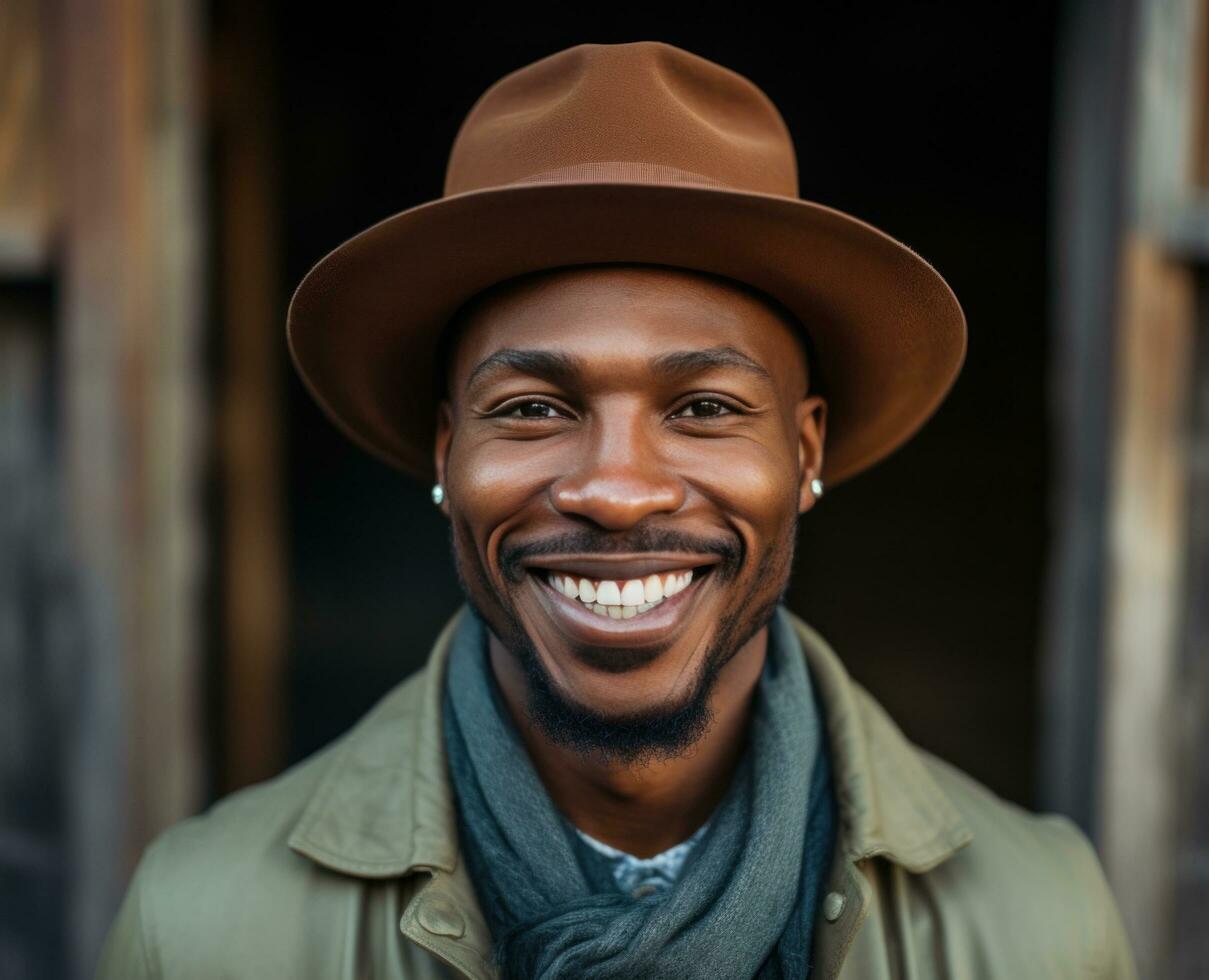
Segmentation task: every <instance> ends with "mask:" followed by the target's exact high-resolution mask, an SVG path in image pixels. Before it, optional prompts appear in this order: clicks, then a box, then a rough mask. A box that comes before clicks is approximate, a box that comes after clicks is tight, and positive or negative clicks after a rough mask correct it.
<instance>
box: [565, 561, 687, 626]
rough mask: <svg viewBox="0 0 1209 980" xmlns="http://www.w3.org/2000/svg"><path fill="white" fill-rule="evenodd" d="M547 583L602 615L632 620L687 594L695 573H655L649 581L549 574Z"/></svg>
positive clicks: (644, 579) (645, 579) (684, 570)
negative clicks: (679, 594) (684, 592)
mask: <svg viewBox="0 0 1209 980" xmlns="http://www.w3.org/2000/svg"><path fill="white" fill-rule="evenodd" d="M546 581H547V582H548V583H549V584H550V585H551V586H552V587H553V588H554V589H555V590H556V591H558V592H561V593H562V594H563V595H565V596H566V597H567V598H568V599H578V600H579V601H580V602H581V603H583V604H584V606H585V607H587V608H588V609H591V610H592V612H594V613H596V614H597V615H598V616H608V617H610V618H611V619H632V618H633V617H635V616H640V615H642V614H643V613H646V612H649V611H650V610H652V609H654V608H655V607H656V606H658V605H659V604H660V603H661V602H664V601H665V600H667V599H670V598H671V597H672V596H674V595H676V594H677V593H680V592H683V591H684V590H685V589H686V588H688V586H689V585H690V583H691V582H692V581H693V570H692V569H691V568H686V569H683V570H682V571H680V572H667V573H662V574H651V575H648V576H646V578H632V579H626V580H624V581H618V580H617V579H593V578H589V577H587V576H579V575H575V574H567V573H564V572H547V573H546Z"/></svg>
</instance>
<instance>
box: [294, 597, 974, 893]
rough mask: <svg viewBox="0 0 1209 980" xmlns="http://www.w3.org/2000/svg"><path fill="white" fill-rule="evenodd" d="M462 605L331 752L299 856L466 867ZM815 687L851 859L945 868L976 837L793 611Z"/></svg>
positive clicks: (347, 868)
mask: <svg viewBox="0 0 1209 980" xmlns="http://www.w3.org/2000/svg"><path fill="white" fill-rule="evenodd" d="M468 608H469V607H468V606H467V605H465V604H463V605H462V606H461V607H460V608H459V609H458V611H457V612H456V613H455V614H454V615H453V617H451V618H450V620H449V621H448V622H447V623H446V624H445V626H444V627H443V628H442V630H441V632H440V634H439V635H438V636H437V639H436V642H435V643H434V644H433V647H432V651H431V654H430V657H429V660H428V663H427V665H426V667H425V669H423V670H421V671H420V672H419V673H418V674H416V675H415V676H413V677H412V678H409V679H408V680H406V681H404V682H403V683H401V684H400V685H398V686H397V687H395V688H394V689H393V690H392V691H391V692H390V693H388V694H387V695H386V696H385V697H384V698H383V699H382V700H381V701H380V702H379V703H378V704H377V705H376V706H375V707H374V708H373V709H372V710H371V711H370V712H369V713H368V714H367V715H366V716H365V717H364V718H362V719H361V720H360V721H359V722H358V723H357V724H356V725H355V726H354V727H353V728H352V729H351V730H350V731H349V732H348V733H347V734H346V735H344V736H343V737H342V738H340V739H339V740H338V741H337V742H336V743H335V744H334V745H332V746H331V747H330V748H329V749H328V750H326V751H327V752H328V753H330V758H329V760H328V763H327V768H326V771H325V772H324V774H323V776H322V777H321V779H320V781H319V784H318V786H317V788H316V789H315V791H314V793H313V794H312V796H311V798H310V799H309V801H308V803H307V805H306V807H305V808H304V810H303V813H302V815H301V817H300V818H299V820H298V821H297V823H296V824H295V826H294V829H293V831H292V833H291V835H290V837H289V846H290V847H291V848H292V849H293V850H295V851H296V852H298V853H299V854H303V855H306V856H307V857H308V858H310V859H311V860H313V861H316V862H317V863H319V864H321V865H323V866H324V867H327V868H331V869H333V870H336V871H340V872H343V873H345V874H349V875H356V876H359V877H364V878H392V877H397V876H399V875H404V874H408V873H410V872H413V871H420V870H427V871H430V872H437V871H443V872H453V871H454V870H455V868H457V867H458V849H457V819H456V810H455V803H454V797H453V787H452V785H451V783H450V781H449V777H448V775H447V770H446V762H445V746H444V739H443V736H442V726H441V703H442V684H443V682H444V677H445V667H446V663H447V660H448V654H449V649H450V645H451V640H452V637H453V631H454V629H455V627H456V625H457V622H458V619H459V617H460V616H462V615H463V614H465V613H466V611H467V610H468ZM785 611H786V612H787V613H788V614H789V617H790V621H791V622H792V624H793V626H794V629H795V632H796V633H797V635H798V638H799V640H800V641H801V644H802V650H803V653H804V654H805V656H806V660H807V663H808V664H809V667H810V670H811V679H812V681H813V682H814V683H816V684H818V688H819V697H820V700H821V702H822V705H823V710H824V712H825V714H826V721H827V734H828V740H829V749H830V752H831V758H832V766H833V771H834V775H835V781H836V796H837V800H838V806H839V815H840V828H839V830H840V832H839V840H840V845H841V847H842V848H843V849H844V851H845V853H846V854H847V856H848V857H849V858H850V859H851V860H861V859H863V858H867V857H872V856H875V855H881V856H884V857H885V858H887V859H888V860H891V861H894V862H896V863H898V864H900V865H902V866H903V867H905V868H906V869H907V870H909V871H913V872H921V871H927V870H929V869H930V868H933V867H935V866H936V865H938V864H940V863H941V862H942V861H944V860H945V859H946V858H948V857H949V856H950V855H952V854H953V853H954V852H956V851H957V850H958V849H959V848H961V847H964V846H965V845H966V844H967V843H969V841H970V840H972V839H973V835H972V834H971V833H970V830H969V828H968V827H967V826H966V824H965V822H964V821H963V820H962V818H961V815H960V814H959V813H958V811H957V809H956V807H955V806H954V805H953V803H952V802H951V801H950V800H949V799H948V797H947V796H946V795H945V794H944V792H943V790H941V788H940V787H939V786H938V785H937V783H936V781H935V779H933V777H932V776H931V774H930V773H929V772H928V770H927V768H926V766H925V764H924V762H923V759H922V757H921V750H920V749H918V748H916V747H915V746H913V745H912V744H911V743H910V742H908V741H907V739H906V737H905V736H904V735H903V733H902V732H901V731H900V730H899V728H898V727H897V726H896V725H895V724H894V722H893V721H891V719H890V718H889V716H888V715H887V714H886V713H885V711H884V710H883V709H882V708H881V706H880V705H878V704H877V702H876V701H874V700H873V698H872V697H871V696H870V695H869V694H868V693H867V692H866V691H865V690H864V688H862V687H861V686H860V685H859V684H857V683H856V682H855V681H854V680H852V678H851V677H850V676H849V675H848V672H847V671H846V670H845V669H844V666H843V664H842V663H841V662H840V659H839V657H838V656H837V655H836V654H835V652H834V651H833V650H832V649H831V647H830V645H829V644H828V643H827V642H826V641H825V640H824V639H823V637H822V636H821V635H820V634H819V633H818V632H817V631H816V630H814V628H813V627H811V626H809V625H808V624H807V623H805V622H804V621H803V620H801V619H800V618H798V617H797V616H796V615H795V614H794V613H792V612H789V610H785Z"/></svg>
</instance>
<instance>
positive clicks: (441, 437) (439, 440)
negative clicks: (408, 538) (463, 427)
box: [433, 398, 453, 517]
mask: <svg viewBox="0 0 1209 980" xmlns="http://www.w3.org/2000/svg"><path fill="white" fill-rule="evenodd" d="M452 442H453V406H452V405H451V404H450V403H449V399H448V398H442V399H441V402H440V404H439V405H438V406H437V431H436V438H435V440H434V442H433V469H435V470H436V474H437V483H440V484H441V485H442V486H444V487H445V499H444V500H443V501H442V502H441V503H440V504H439V505H438V507H439V509H440V511H441V513H442V514H444V515H445V516H446V517H448V516H449V484H448V483H446V482H445V477H446V473H447V472H448V466H447V464H448V462H449V447H450V444H451V443H452Z"/></svg>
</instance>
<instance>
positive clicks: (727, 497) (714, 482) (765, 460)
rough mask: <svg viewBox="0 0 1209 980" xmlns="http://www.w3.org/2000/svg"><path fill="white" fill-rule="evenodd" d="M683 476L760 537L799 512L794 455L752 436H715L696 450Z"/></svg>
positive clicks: (790, 519) (791, 518)
mask: <svg viewBox="0 0 1209 980" xmlns="http://www.w3.org/2000/svg"><path fill="white" fill-rule="evenodd" d="M684 472H685V474H686V476H687V477H689V478H690V479H691V480H692V482H693V483H694V484H695V485H696V486H697V487H698V489H699V490H700V491H701V492H702V493H704V494H705V495H706V496H708V497H709V499H710V500H712V501H714V502H715V504H716V505H717V506H718V507H719V509H721V510H722V511H724V512H726V513H729V514H732V515H734V516H735V517H736V518H738V519H740V520H742V521H743V522H745V523H748V524H750V525H751V526H752V528H753V529H755V530H756V532H757V534H758V535H759V536H761V537H762V536H764V535H765V534H767V533H770V532H772V531H773V530H774V529H775V528H777V527H779V526H780V525H782V524H784V523H785V522H786V521H787V520H788V521H792V520H793V518H794V516H795V515H796V514H797V505H798V492H797V483H796V477H797V458H796V457H793V458H790V457H789V456H787V455H786V454H785V453H784V452H778V451H776V450H775V449H774V448H773V447H770V446H769V445H767V444H764V443H760V442H755V441H751V440H741V439H734V440H731V439H727V440H717V442H716V444H715V445H714V446H712V447H705V448H704V449H703V450H702V451H699V452H698V453H697V454H696V455H695V458H694V460H693V462H692V464H691V466H689V467H687V468H686V469H685V471H684Z"/></svg>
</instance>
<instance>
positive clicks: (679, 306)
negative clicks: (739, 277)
mask: <svg viewBox="0 0 1209 980" xmlns="http://www.w3.org/2000/svg"><path fill="white" fill-rule="evenodd" d="M785 316H786V315H785V314H783V313H782V312H781V311H780V310H779V309H777V308H776V306H775V304H772V303H770V302H769V301H767V300H766V299H765V298H763V297H762V295H761V294H759V293H757V292H755V291H754V290H750V289H747V288H746V287H744V286H742V285H741V284H739V283H736V282H733V281H731V280H727V279H723V278H721V277H715V276H710V275H707V274H704V273H698V272H693V271H691V270H686V269H676V268H670V267H662V266H639V265H607V266H577V267H573V268H565V269H556V270H551V271H544V272H541V273H536V274H533V275H530V276H525V277H523V278H520V279H517V280H511V281H509V282H507V283H504V284H502V285H501V286H498V287H495V288H493V289H491V290H489V291H487V292H486V293H484V294H481V295H480V296H479V297H477V298H476V299H475V300H474V301H473V302H472V303H471V304H470V305H468V306H467V307H466V309H465V310H463V311H462V312H461V314H460V315H459V316H458V318H457V322H456V323H455V324H454V325H452V326H453V328H454V329H455V330H456V335H455V336H454V337H453V338H452V348H451V352H450V357H449V364H448V369H449V380H450V382H451V383H452V384H453V386H454V390H455V391H460V390H462V389H463V388H464V387H465V385H466V382H467V380H468V379H469V377H470V375H471V374H472V372H474V370H475V368H476V366H478V365H480V364H481V363H482V362H483V361H484V360H485V359H486V358H489V357H491V355H492V354H495V353H496V352H498V351H501V350H504V349H513V350H546V351H557V352H560V353H563V354H567V355H570V356H571V357H574V358H575V359H576V360H577V361H579V362H580V363H582V364H583V366H584V368H585V373H586V375H587V376H588V377H591V376H592V374H593V373H594V372H595V373H597V374H599V375H600V376H601V377H602V378H603V377H609V378H614V379H618V380H620V379H621V378H622V377H623V376H627V375H629V374H630V373H636V374H638V375H639V376H641V373H642V371H643V369H644V367H646V366H648V365H650V364H651V363H653V362H655V361H656V360H657V359H658V358H659V357H660V356H661V355H665V354H668V353H670V352H682V351H686V350H701V349H705V348H711V347H731V348H734V349H736V350H737V351H739V352H741V353H742V354H744V355H746V356H747V357H749V358H751V359H752V360H754V361H756V362H757V363H759V364H760V365H761V366H763V367H764V368H765V370H766V371H767V372H768V374H769V375H771V376H772V378H773V380H774V382H775V383H776V384H777V385H778V387H782V386H784V389H785V390H787V391H792V390H797V394H798V396H799V397H800V396H801V395H802V394H804V393H805V382H806V368H805V357H804V354H803V351H802V347H801V343H800V341H799V338H798V337H797V336H796V333H795V330H794V328H793V327H792V326H791V325H790V323H787V322H786V318H785ZM798 389H800V390H798Z"/></svg>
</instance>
